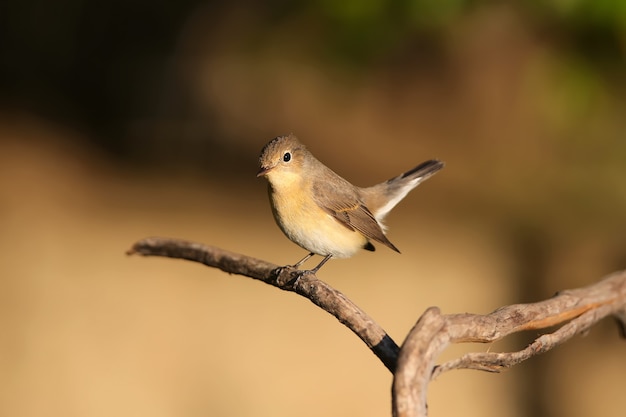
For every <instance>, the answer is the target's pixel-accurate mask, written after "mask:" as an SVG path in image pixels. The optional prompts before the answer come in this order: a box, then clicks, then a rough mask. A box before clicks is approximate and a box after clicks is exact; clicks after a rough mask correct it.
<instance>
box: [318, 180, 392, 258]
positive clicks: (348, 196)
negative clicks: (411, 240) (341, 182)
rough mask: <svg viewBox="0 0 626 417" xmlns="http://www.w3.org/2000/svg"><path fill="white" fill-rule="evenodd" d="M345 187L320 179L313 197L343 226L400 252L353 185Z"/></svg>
mask: <svg viewBox="0 0 626 417" xmlns="http://www.w3.org/2000/svg"><path fill="white" fill-rule="evenodd" d="M345 188H347V190H343V191H342V190H339V187H335V186H333V185H332V184H330V183H328V182H326V181H318V182H317V183H316V184H315V185H314V186H313V199H314V201H315V203H317V205H318V206H319V207H320V208H322V210H324V211H325V212H327V213H328V214H330V215H331V216H333V218H334V219H335V220H337V221H338V222H339V223H340V224H342V225H343V226H345V227H347V228H348V229H350V230H357V231H359V232H360V233H361V234H363V236H365V237H366V238H368V239H371V240H375V241H377V242H380V243H382V244H384V245H386V246H388V247H389V248H391V249H393V250H395V251H396V252H400V251H399V250H398V248H396V247H395V246H394V245H393V243H391V242H390V241H389V239H387V236H385V234H384V233H383V229H382V228H381V226H380V224H379V223H378V221H376V219H375V218H374V215H373V214H372V213H371V212H370V211H369V209H368V208H367V207H366V206H365V205H364V204H363V202H362V201H361V200H360V198H359V196H358V194H357V193H356V191H354V190H353V189H352V187H345Z"/></svg>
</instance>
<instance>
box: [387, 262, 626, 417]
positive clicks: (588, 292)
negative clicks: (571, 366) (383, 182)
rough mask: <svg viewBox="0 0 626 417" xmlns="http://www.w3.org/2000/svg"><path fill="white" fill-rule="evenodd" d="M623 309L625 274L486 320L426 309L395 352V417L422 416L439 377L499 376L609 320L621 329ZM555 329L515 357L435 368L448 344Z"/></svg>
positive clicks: (488, 355) (489, 356)
mask: <svg viewBox="0 0 626 417" xmlns="http://www.w3.org/2000/svg"><path fill="white" fill-rule="evenodd" d="M625 308H626V272H620V273H615V274H612V275H610V276H608V277H606V278H604V279H603V280H602V281H600V282H598V283H595V284H593V285H590V286H588V287H584V288H579V289H575V290H568V291H562V292H560V293H558V294H557V295H555V296H554V297H552V298H550V299H548V300H545V301H541V302H538V303H533V304H516V305H511V306H506V307H502V308H500V309H498V310H496V311H494V312H493V313H491V314H487V315H476V314H452V315H442V314H441V313H440V312H439V310H438V309H436V308H431V309H429V310H427V311H426V312H425V313H424V315H423V316H422V317H421V318H420V319H419V321H418V322H417V323H416V325H415V326H414V327H413V329H412V330H411V332H410V333H409V335H408V337H407V339H406V341H405V342H404V344H403V345H402V348H401V350H400V356H399V358H398V367H397V370H396V373H395V375H394V383H393V395H394V401H393V412H394V416H398V417H413V416H419V417H423V416H426V415H427V406H426V391H427V387H428V383H429V382H430V380H431V379H433V378H435V377H437V376H438V375H439V374H441V373H442V372H445V371H448V370H451V369H462V368H465V369H477V370H483V371H490V372H498V371H499V370H500V369H502V368H508V367H511V366H513V365H516V364H518V363H520V362H522V361H525V360H526V359H529V358H530V357H532V356H535V355H538V354H540V353H544V352H547V351H548V350H550V349H552V348H554V347H556V346H558V345H560V344H562V343H564V342H565V341H567V340H569V339H570V338H572V337H573V336H574V335H577V334H580V333H583V332H585V331H587V330H588V329H589V328H590V327H591V326H593V325H594V324H595V323H597V322H598V321H599V320H601V319H603V318H604V317H607V316H610V315H614V316H615V317H616V318H617V319H618V321H619V322H620V323H621V325H622V329H623V328H624V309H625ZM563 323H565V324H563ZM554 325H562V327H560V328H559V329H557V330H556V331H554V332H553V333H550V334H544V335H542V336H540V337H538V338H537V339H536V340H535V341H533V342H532V343H531V344H530V345H528V346H527V347H526V348H525V349H523V350H521V351H519V352H511V353H497V352H485V353H469V354H466V355H464V356H462V357H461V358H459V359H456V360H452V361H449V362H446V363H444V364H443V365H440V366H435V360H436V358H437V357H438V356H439V354H441V353H442V352H443V351H444V350H445V349H446V348H447V347H448V346H449V345H450V344H452V343H462V342H484V343H487V342H493V341H496V340H500V339H502V338H503V337H505V336H507V335H509V334H512V333H516V332H520V331H524V330H531V329H543V328H546V327H550V326H554Z"/></svg>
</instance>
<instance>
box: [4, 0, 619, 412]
mask: <svg viewBox="0 0 626 417" xmlns="http://www.w3.org/2000/svg"><path fill="white" fill-rule="evenodd" d="M625 116H626V2H624V1H621V0H559V1H556V0H555V1H547V0H533V1H526V2H508V1H504V2H502V1H501V2H494V1H469V0H445V1H437V2H427V1H417V0H414V1H395V2H388V1H382V0H361V1H355V0H345V1H325V0H322V1H301V2H286V1H265V2H259V1H240V2H227V1H212V2H200V1H190V0H179V1H176V2H174V1H150V2H147V1H133V2H127V1H107V2H104V1H95V0H92V1H81V0H59V1H55V2H45V1H17V0H7V1H4V2H2V4H1V5H0V271H1V272H0V328H1V329H2V332H1V333H0V369H1V372H0V415H3V416H21V417H30V416H41V415H46V416H83V417H87V416H110V415H117V416H144V415H145V416H153V417H159V416H163V417H168V416H184V417H187V416H189V417H195V416H294V415H298V416H320V415H336V416H381V415H382V416H384V415H390V386H391V375H390V374H389V372H388V371H387V370H386V369H385V368H384V367H383V365H382V364H381V363H380V362H379V361H378V360H377V359H376V358H375V357H374V356H373V355H372V354H371V353H370V352H369V351H368V349H367V348H366V347H365V346H364V345H363V344H362V343H361V342H360V341H359V340H358V339H357V338H356V337H355V336H354V335H352V334H351V333H350V332H349V331H348V330H346V329H345V328H344V327H343V326H341V325H340V324H339V323H338V322H336V320H335V319H334V318H332V317H330V316H329V315H327V314H326V313H324V312H322V311H320V310H319V309H317V308H316V307H314V306H313V305H312V304H310V303H309V302H307V301H306V300H304V299H302V298H300V297H298V296H296V295H294V294H289V293H283V292H280V291H278V290H276V289H274V288H271V287H269V286H267V285H264V284H261V283H258V282H254V281H252V280H250V279H246V278H242V277H237V276H229V275H227V274H224V273H220V272H219V271H214V270H211V269H208V268H205V267H202V266H200V265H195V264H191V263H187V262H183V261H176V260H169V259H157V258H140V257H127V256H125V254H124V252H125V251H126V250H127V249H128V248H129V247H130V246H131V245H132V243H133V242H135V241H136V240H138V239H140V238H143V237H146V236H152V235H161V236H171V237H179V238H184V239H190V240H195V241H200V242H204V243H208V244H212V245H216V246H221V247H224V248H227V249H230V250H233V251H238V252H242V253H246V254H248V255H251V256H255V257H258V258H262V259H266V260H269V261H272V262H275V263H277V264H287V263H293V262H295V261H296V260H298V259H300V257H302V256H303V255H304V251H303V250H302V249H300V248H298V247H297V246H296V245H294V244H292V243H291V242H289V241H288V240H287V239H286V238H285V237H283V236H282V234H281V232H280V231H279V230H278V228H277V227H276V226H275V224H274V221H273V219H272V217H271V213H270V209H269V204H268V201H267V195H266V184H265V183H264V181H263V180H261V179H257V178H255V173H256V170H257V165H256V164H257V157H258V153H259V151H260V149H261V147H262V146H263V145H264V144H265V143H266V142H267V141H269V140H270V139H271V138H273V137H274V136H277V135H281V134H286V133H289V132H293V133H295V134H296V135H297V136H299V137H300V139H301V140H302V141H303V142H304V143H305V144H307V145H308V147H309V148H310V149H311V151H312V152H313V153H314V154H315V155H316V156H317V157H318V158H319V159H320V160H322V161H323V162H324V163H326V164H327V165H328V166H330V167H331V168H333V169H334V170H335V171H336V172H338V173H339V174H340V175H342V176H344V177H346V178H347V179H349V180H350V181H352V182H353V183H355V184H357V185H363V186H365V185H371V184H374V183H377V182H380V181H383V180H386V179H388V178H390V177H392V176H395V175H397V174H399V173H400V172H403V171H404V170H406V169H408V168H411V167H413V166H415V165H416V164H418V163H419V162H421V161H423V160H426V159H430V158H439V159H442V160H444V161H446V163H447V166H446V169H445V170H443V171H442V172H441V173H439V174H438V175H437V176H435V177H433V178H432V179H430V180H429V181H428V182H426V183H424V184H423V185H421V186H420V187H419V188H418V189H417V190H416V191H414V192H413V193H412V194H410V195H409V196H408V198H407V199H406V200H405V201H404V202H402V203H401V204H400V205H399V206H398V207H397V208H396V209H395V210H394V212H393V213H392V214H391V215H390V216H389V218H388V221H387V224H388V226H389V237H390V239H391V241H393V242H394V244H396V245H397V246H398V247H399V248H400V250H401V251H402V255H398V254H396V253H394V252H392V251H390V250H386V248H384V247H381V246H380V245H379V250H378V251H377V252H375V253H369V252H367V253H366V252H364V253H361V254H359V255H358V256H356V257H354V258H352V259H350V260H337V261H333V262H330V263H329V264H328V265H327V266H325V267H324V269H323V270H322V271H321V273H320V277H321V278H322V279H324V280H326V281H328V282H329V283H330V284H331V285H333V286H335V287H336V288H338V289H340V290H341V291H343V292H344V293H345V294H346V295H347V296H348V297H349V298H351V299H352V300H354V301H355V302H356V303H357V304H358V305H360V306H361V307H362V308H363V309H364V310H365V311H367V312H368V313H369V314H371V315H372V316H373V317H374V318H375V319H376V320H378V322H379V323H380V324H381V325H382V326H383V327H384V328H385V329H386V330H387V331H388V332H389V333H390V335H391V336H392V337H393V338H394V339H395V340H396V342H397V343H401V342H402V341H403V339H404V336H405V335H406V333H407V332H408V331H409V329H410V328H411V326H412V325H413V324H414V322H415V321H416V320H417V318H418V317H419V316H420V315H421V313H422V312H423V311H424V310H425V309H426V308H427V307H429V306H433V305H436V306H439V307H440V308H441V309H442V310H443V312H444V313H460V312H474V313H488V312H490V311H492V310H494V309H496V308H498V307H500V306H502V305H506V304H511V303H521V302H532V301H538V300H541V299H545V298H547V297H550V296H551V295H552V294H554V293H555V292H556V291H557V290H561V289H565V288H574V287H579V286H584V285H587V284H590V283H592V282H594V281H596V280H598V279H600V278H601V277H603V276H604V275H606V274H608V273H610V272H613V271H615V270H619V269H624V268H626V251H625V249H624V248H625V245H626V234H625V233H624V230H626V215H625V214H624V213H626V181H625V178H626V117H625ZM534 336H536V334H535V333H533V334H527V335H522V336H520V337H517V338H514V339H512V340H510V341H508V342H506V343H497V344H495V346H491V345H489V346H487V345H469V346H459V347H458V348H455V349H453V350H452V351H450V352H447V353H446V355H445V356H444V357H443V358H442V360H443V359H446V358H447V359H449V358H452V357H454V356H456V355H459V354H461V353H463V352H466V351H470V350H479V351H484V350H511V349H516V348H521V347H523V346H525V344H526V343H528V341H529V340H530V339H531V338H532V337H534ZM625 375H626V351H625V345H624V342H623V341H622V340H620V339H619V338H618V336H617V332H616V329H615V326H614V325H613V323H611V322H610V321H609V320H605V321H604V322H602V323H601V324H600V325H599V326H596V327H594V328H593V329H592V330H591V332H590V333H589V334H588V335H586V337H576V338H575V339H574V340H572V341H570V342H569V343H567V344H566V345H564V346H562V347H559V348H558V349H556V350H554V351H552V352H550V353H548V354H546V355H543V356H542V357H538V358H535V359H533V360H531V361H529V362H527V363H524V364H522V365H520V366H517V367H515V368H513V369H511V370H509V371H506V372H505V373H503V374H500V375H492V374H485V373H478V372H470V371H460V372H452V373H448V374H444V375H443V376H441V377H440V378H439V379H438V380H436V381H435V382H434V383H433V384H431V387H430V392H429V400H430V401H429V404H430V413H431V415H432V416H435V417H436V416H446V415H464V416H502V415H506V416H514V417H515V416H535V417H540V416H550V417H552V416H555V417H556V416H569V417H576V416H589V415H598V416H599V415H601V416H622V415H623V410H624V408H626V398H625V397H624V395H623V389H624V388H623V387H624V384H626V376H625Z"/></svg>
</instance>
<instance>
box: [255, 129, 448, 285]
mask: <svg viewBox="0 0 626 417" xmlns="http://www.w3.org/2000/svg"><path fill="white" fill-rule="evenodd" d="M444 165H445V164H444V162H441V161H439V160H437V159H431V160H428V161H425V162H422V163H421V164H419V165H417V166H416V167H414V168H412V169H410V170H408V171H406V172H404V173H402V174H400V175H398V176H396V177H393V178H391V179H389V180H387V181H385V182H382V183H379V184H376V185H374V186H371V187H366V188H361V187H357V186H355V185H352V184H351V183H350V182H348V181H347V180H346V179H344V178H342V177H341V176H339V175H338V174H336V173H335V172H334V171H332V170H331V169H330V168H328V167H327V166H326V165H324V164H323V163H322V162H320V161H319V160H317V159H316V158H315V157H314V156H313V154H312V153H311V152H309V150H308V149H307V148H306V147H305V146H304V145H303V144H302V143H301V142H300V141H299V140H298V138H297V137H296V136H295V135H293V134H289V135H284V136H277V137H275V138H274V139H272V140H271V141H269V142H268V143H267V144H266V145H265V146H264V147H263V149H262V150H261V154H260V156H259V171H258V172H257V177H265V178H266V179H267V181H268V194H269V197H270V205H271V208H272V214H273V216H274V219H275V221H276V224H277V225H278V227H279V228H280V229H281V230H282V232H283V233H284V234H285V235H286V236H287V237H288V238H289V239H290V240H291V241H292V242H294V243H296V244H297V245H299V246H300V247H302V248H303V249H306V250H307V251H308V252H309V253H308V254H307V255H306V256H305V257H304V258H302V259H301V260H299V261H298V262H297V263H295V264H294V265H291V266H292V267H293V268H296V269H298V268H299V267H300V266H301V265H302V264H303V263H304V262H306V261H307V260H308V259H309V258H311V257H312V256H314V255H320V256H323V257H324V258H323V259H322V261H321V262H320V263H319V264H318V265H317V266H316V267H314V268H312V269H310V270H306V271H304V272H308V273H312V274H315V273H317V271H318V270H319V269H320V268H321V267H322V266H323V265H324V264H325V263H326V262H327V261H328V260H329V259H331V258H349V257H351V256H353V255H354V254H356V253H357V252H358V251H359V250H361V249H365V250H369V251H374V250H375V247H374V242H376V243H380V244H383V245H385V246H387V247H388V248H390V249H391V250H393V251H395V252H398V253H400V251H399V250H398V248H397V247H396V246H395V245H394V244H393V243H391V242H390V241H389V239H388V238H387V236H386V234H385V226H384V224H383V219H384V218H385V216H387V214H389V212H390V211H391V209H393V208H394V207H395V206H396V204H398V203H399V202H400V201H401V200H402V199H403V198H404V197H405V196H406V195H407V194H408V193H409V191H411V190H412V189H413V188H415V187H417V186H418V185H419V184H420V183H422V182H423V181H425V180H426V179H428V178H430V177H431V176H432V175H434V174H435V173H437V172H438V171H439V170H441V169H442V168H443V167H444Z"/></svg>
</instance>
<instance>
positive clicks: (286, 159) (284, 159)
mask: <svg viewBox="0 0 626 417" xmlns="http://www.w3.org/2000/svg"><path fill="white" fill-rule="evenodd" d="M283 161H285V162H289V161H291V153H290V152H285V154H284V155H283Z"/></svg>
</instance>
